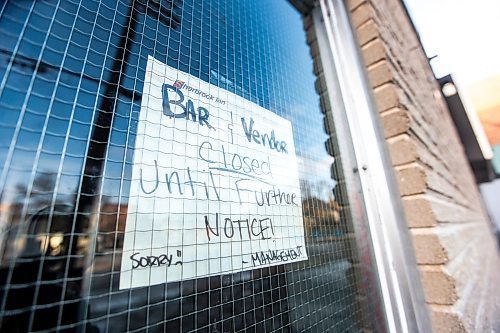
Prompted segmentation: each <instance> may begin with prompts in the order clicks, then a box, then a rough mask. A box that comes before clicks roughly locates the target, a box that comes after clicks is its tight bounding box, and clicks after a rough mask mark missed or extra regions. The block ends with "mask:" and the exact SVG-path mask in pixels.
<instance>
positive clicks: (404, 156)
mask: <svg viewBox="0 0 500 333" xmlns="http://www.w3.org/2000/svg"><path fill="white" fill-rule="evenodd" d="M389 153H390V154H391V160H392V164H393V165H402V164H408V163H412V162H415V161H416V160H417V157H418V156H417V148H416V147H415V143H414V141H413V140H412V139H411V138H410V137H409V136H408V135H406V134H405V135H399V136H397V137H395V138H392V139H390V140H389Z"/></svg>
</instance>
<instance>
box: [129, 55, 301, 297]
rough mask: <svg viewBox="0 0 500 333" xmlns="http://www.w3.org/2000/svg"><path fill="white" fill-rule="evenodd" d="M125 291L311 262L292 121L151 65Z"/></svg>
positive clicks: (131, 206) (140, 136)
mask: <svg viewBox="0 0 500 333" xmlns="http://www.w3.org/2000/svg"><path fill="white" fill-rule="evenodd" d="M144 81H145V82H144V91H143V97H142V105H141V112H140V119H139V123H138V128H137V136H136V143H135V153H134V164H133V169H132V181H131V189H130V199H129V206H128V213H127V224H126V228H125V240H124V246H123V255H122V263H121V275H120V289H125V288H133V287H140V286H148V285H155V284H160V283H165V282H173V281H179V280H185V279H192V278H198V277H205V276H210V275H220V274H229V273H235V272H239V271H243V270H250V269H256V268H262V267H268V266H273V265H279V264H283V263H290V262H296V261H301V260H306V259H307V253H306V248H305V241H304V226H303V217H302V205H301V195H300V187H299V176H298V170H297V158H296V155H295V146H294V141H293V133H292V126H291V123H290V121H288V120H285V119H283V118H281V117H279V116H277V115H276V114H274V113H272V112H270V111H269V110H266V109H264V108H262V107H260V106H258V105H257V104H255V103H252V102H250V101H248V100H246V99H244V98H241V97H239V96H237V95H235V94H233V93H231V92H229V91H227V90H224V89H221V88H219V87H217V86H215V85H212V84H209V83H207V82H205V81H202V80H200V79H198V78H196V77H194V76H192V75H189V74H187V73H183V72H181V71H179V70H176V69H174V68H171V67H169V66H167V65H165V64H163V63H161V62H159V61H157V60H155V59H154V58H152V57H149V58H148V62H147V68H146V76H145V80H144Z"/></svg>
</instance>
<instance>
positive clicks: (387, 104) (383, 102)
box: [374, 83, 399, 112]
mask: <svg viewBox="0 0 500 333" xmlns="http://www.w3.org/2000/svg"><path fill="white" fill-rule="evenodd" d="M374 91H375V95H374V96H375V104H376V105H377V109H378V110H379V112H382V111H386V110H389V109H392V108H395V107H397V106H399V96H398V92H397V88H396V86H395V85H394V84H392V83H387V84H384V85H383V86H380V87H378V88H376V89H375V90H374Z"/></svg>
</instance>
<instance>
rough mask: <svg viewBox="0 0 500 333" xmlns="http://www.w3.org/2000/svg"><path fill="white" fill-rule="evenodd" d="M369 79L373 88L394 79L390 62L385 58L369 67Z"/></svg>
mask: <svg viewBox="0 0 500 333" xmlns="http://www.w3.org/2000/svg"><path fill="white" fill-rule="evenodd" d="M368 79H369V80H370V84H371V86H372V88H376V87H378V86H381V85H382V84H384V83H388V82H392V80H393V79H394V77H393V75H392V73H391V69H390V67H389V63H388V62H387V61H385V60H383V61H381V62H378V63H376V64H374V65H373V66H371V67H370V68H368Z"/></svg>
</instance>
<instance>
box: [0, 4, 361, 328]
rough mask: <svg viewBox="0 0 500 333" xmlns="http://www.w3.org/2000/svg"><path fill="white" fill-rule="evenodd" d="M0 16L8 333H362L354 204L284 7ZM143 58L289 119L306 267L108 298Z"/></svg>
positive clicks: (123, 8)
mask: <svg viewBox="0 0 500 333" xmlns="http://www.w3.org/2000/svg"><path fill="white" fill-rule="evenodd" d="M0 7H1V9H0V31H1V33H2V36H3V37H2V38H1V39H0V106H1V109H2V112H1V113H0V167H1V169H0V170H1V174H0V177H1V178H0V191H1V192H0V200H1V202H0V205H1V206H0V207H1V208H0V228H1V237H0V250H1V262H0V283H1V285H2V288H1V295H0V301H1V304H0V306H1V308H0V314H1V316H2V324H1V330H2V331H6V332H7V331H9V332H10V331H18V332H24V331H29V330H34V331H35V330H48V331H54V330H58V331H74V330H76V329H80V330H82V331H88V332H101V331H102V332H108V331H115V332H123V331H144V330H145V327H147V328H148V330H149V331H158V332H164V331H192V330H198V331H200V332H202V331H211V332H233V331H245V330H250V331H274V330H281V331H301V330H310V331H327V330H331V331H339V332H340V331H342V332H345V331H359V330H361V329H362V328H363V327H367V326H369V323H368V322H366V320H365V319H364V318H365V317H364V310H363V308H362V305H361V304H360V301H359V299H362V298H363V297H366V295H361V294H362V293H364V292H365V291H363V290H362V288H361V287H360V285H359V281H360V279H359V276H357V273H356V270H355V269H354V268H355V266H356V265H357V262H358V259H357V257H356V251H355V248H354V247H353V245H354V242H353V240H352V238H353V237H352V227H351V225H352V221H350V216H349V209H350V208H349V205H348V204H349V203H348V202H347V199H346V195H345V189H344V188H343V187H342V186H343V185H339V184H340V183H342V182H341V181H342V180H341V179H340V180H339V179H337V180H333V179H331V168H332V164H336V167H339V161H340V158H339V157H338V156H336V157H335V159H334V158H333V157H331V156H330V155H329V154H328V153H327V150H326V149H325V141H326V140H327V138H328V136H327V134H325V133H324V131H323V126H324V125H323V114H322V113H321V110H320V107H319V97H318V95H317V93H316V91H315V89H314V83H315V76H314V74H313V72H312V60H311V58H310V55H309V48H308V46H307V45H306V43H305V36H304V31H303V28H302V20H301V17H300V16H299V14H298V13H297V12H296V11H295V10H294V9H293V8H292V7H291V6H290V5H289V4H288V3H286V2H284V1H283V2H278V1H273V2H267V1H263V0H262V1H261V0H259V1H222V0H220V1H219V0H209V1H202V2H201V1H194V0H184V1H181V0H163V1H145V0H135V1H134V0H128V1H112V0H101V1H82V2H77V1H60V2H59V1H9V2H5V3H4V4H2V5H0ZM148 55H151V56H153V57H154V58H156V59H159V60H160V61H162V62H164V63H166V64H168V65H169V66H172V67H175V68H178V69H179V70H181V71H183V72H187V73H190V74H191V75H194V76H196V77H199V78H200V79H202V80H205V81H207V82H210V83H212V84H215V85H217V86H219V87H221V88H223V89H227V90H229V91H231V92H233V93H235V94H237V95H240V96H242V97H244V98H246V99H248V100H251V101H253V102H255V103H257V104H259V105H261V106H262V107H264V108H266V109H268V110H271V111H272V112H275V113H276V114H278V115H280V116H281V117H283V118H285V119H288V120H290V121H291V123H292V125H293V133H294V139H295V146H296V149H297V156H298V159H299V172H300V177H301V189H302V198H303V202H302V207H303V213H304V228H305V232H306V236H307V239H306V241H307V244H308V253H309V257H310V260H309V261H307V262H301V263H297V264H289V265H281V266H276V267H270V268H264V269H258V270H254V271H245V272H240V273H237V274H232V275H223V276H213V277H210V278H201V279H195V280H189V281H182V282H174V283H168V284H165V285H159V286H152V287H147V288H136V289H130V290H122V291H120V290H118V280H119V272H120V262H121V249H122V247H123V237H124V235H123V233H124V230H125V225H126V216H127V207H128V195H129V187H130V177H131V163H132V156H133V152H134V143H135V133H136V129H137V120H138V117H139V110H140V105H141V98H142V95H141V92H142V85H143V80H144V76H145V72H144V71H145V65H146V61H147V57H148ZM337 181H339V183H337ZM334 189H335V191H334ZM361 296H362V297H361Z"/></svg>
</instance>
